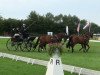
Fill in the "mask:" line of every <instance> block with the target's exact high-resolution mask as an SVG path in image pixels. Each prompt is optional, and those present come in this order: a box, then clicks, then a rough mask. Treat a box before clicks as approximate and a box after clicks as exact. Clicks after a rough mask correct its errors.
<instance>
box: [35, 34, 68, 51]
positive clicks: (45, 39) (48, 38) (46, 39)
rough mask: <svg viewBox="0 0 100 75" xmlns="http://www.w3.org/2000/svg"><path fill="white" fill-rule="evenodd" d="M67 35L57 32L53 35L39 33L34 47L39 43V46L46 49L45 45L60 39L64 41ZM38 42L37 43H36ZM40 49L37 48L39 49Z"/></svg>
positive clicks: (58, 41) (59, 41)
mask: <svg viewBox="0 0 100 75" xmlns="http://www.w3.org/2000/svg"><path fill="white" fill-rule="evenodd" d="M67 38H68V35H67V34H66V33H58V34H55V35H41V36H39V37H38V39H37V42H36V44H35V45H34V49H35V48H36V47H37V45H38V44H39V48H41V49H46V45H47V44H49V43H61V41H62V39H64V42H66V40H67ZM38 42H39V43H38ZM39 50H40V49H38V51H39Z"/></svg>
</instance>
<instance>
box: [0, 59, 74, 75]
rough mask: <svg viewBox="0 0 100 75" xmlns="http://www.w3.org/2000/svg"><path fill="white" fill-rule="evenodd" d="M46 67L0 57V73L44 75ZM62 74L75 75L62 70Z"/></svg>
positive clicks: (6, 74) (3, 74)
mask: <svg viewBox="0 0 100 75" xmlns="http://www.w3.org/2000/svg"><path fill="white" fill-rule="evenodd" d="M45 73H46V67H44V66H40V65H31V64H26V63H24V62H20V61H17V62H16V61H14V60H11V59H7V58H0V75H45ZM64 75H76V74H71V73H69V72H64Z"/></svg>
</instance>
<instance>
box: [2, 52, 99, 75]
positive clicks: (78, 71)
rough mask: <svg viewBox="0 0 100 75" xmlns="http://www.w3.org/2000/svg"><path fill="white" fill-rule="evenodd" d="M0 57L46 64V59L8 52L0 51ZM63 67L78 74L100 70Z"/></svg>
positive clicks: (96, 74)
mask: <svg viewBox="0 0 100 75" xmlns="http://www.w3.org/2000/svg"><path fill="white" fill-rule="evenodd" d="M0 57H3V58H4V57H7V58H11V59H12V60H16V61H18V60H19V61H23V62H26V63H27V64H28V63H31V64H38V65H43V66H47V63H48V61H44V60H38V59H32V58H28V57H22V56H17V55H12V54H8V53H2V52H0ZM63 69H64V70H65V71H69V72H71V73H78V74H79V75H81V74H82V75H100V71H95V70H90V69H86V68H81V67H76V66H71V65H65V64H63Z"/></svg>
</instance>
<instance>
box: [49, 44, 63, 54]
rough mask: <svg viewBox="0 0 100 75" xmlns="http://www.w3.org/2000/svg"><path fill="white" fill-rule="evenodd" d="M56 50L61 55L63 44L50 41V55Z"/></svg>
mask: <svg viewBox="0 0 100 75" xmlns="http://www.w3.org/2000/svg"><path fill="white" fill-rule="evenodd" d="M57 50H58V52H57ZM56 52H57V53H58V54H60V55H61V54H62V44H61V43H50V44H49V49H48V53H49V55H50V56H52V55H53V54H55V53H56Z"/></svg>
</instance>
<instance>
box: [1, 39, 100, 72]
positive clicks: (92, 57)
mask: <svg viewBox="0 0 100 75" xmlns="http://www.w3.org/2000/svg"><path fill="white" fill-rule="evenodd" d="M6 41H7V39H0V52H6V53H11V54H16V55H20V56H27V57H31V58H35V59H42V60H49V58H50V56H49V55H48V53H47V52H46V51H44V52H41V53H39V52H37V51H35V52H22V51H8V50H7V49H6V46H5V43H6ZM80 48H81V46H80V45H76V46H75V52H74V53H71V52H68V51H67V50H68V49H67V48H65V47H64V52H63V54H62V56H61V58H62V62H63V64H67V65H73V66H79V67H84V68H89V69H94V70H98V71H100V50H99V49H100V43H95V42H90V50H89V52H88V53H83V51H80V52H79V51H78V50H79V49H80Z"/></svg>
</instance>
